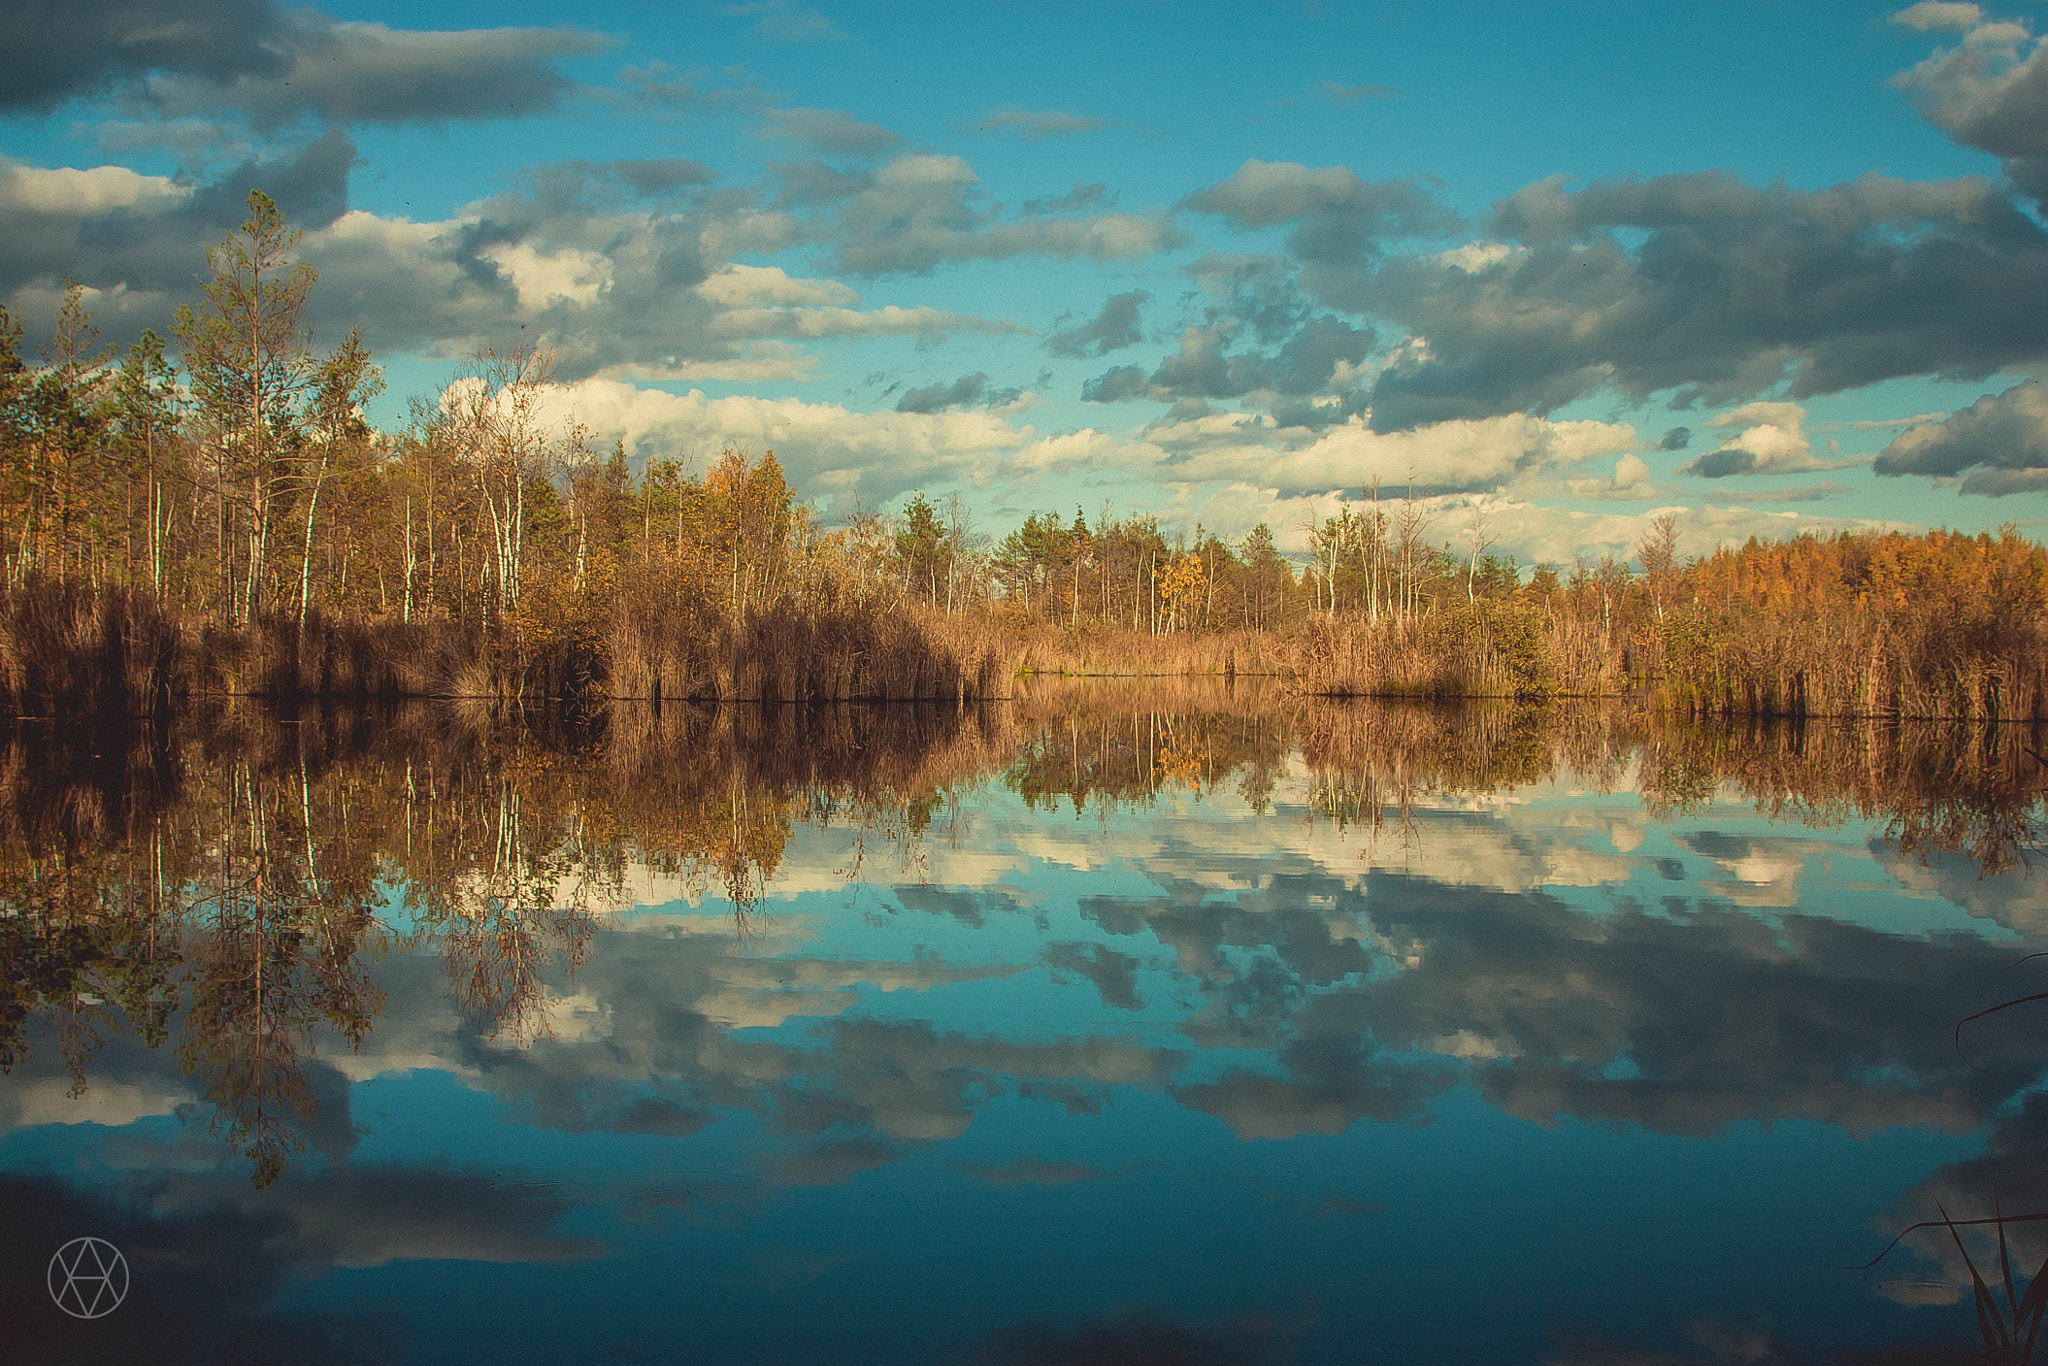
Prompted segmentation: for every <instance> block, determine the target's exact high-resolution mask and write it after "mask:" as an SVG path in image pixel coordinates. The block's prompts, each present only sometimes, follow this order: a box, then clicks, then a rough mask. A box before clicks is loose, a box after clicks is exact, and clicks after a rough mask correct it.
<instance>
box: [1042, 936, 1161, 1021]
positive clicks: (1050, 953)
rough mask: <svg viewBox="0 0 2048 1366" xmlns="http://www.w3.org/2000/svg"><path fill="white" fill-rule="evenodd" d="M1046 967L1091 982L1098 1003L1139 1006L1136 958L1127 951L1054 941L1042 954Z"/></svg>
mask: <svg viewBox="0 0 2048 1366" xmlns="http://www.w3.org/2000/svg"><path fill="white" fill-rule="evenodd" d="M1042 956H1043V958H1044V960H1045V964H1046V966H1047V967H1049V968H1052V969H1054V970H1055V971H1056V972H1061V973H1071V974H1072V975H1074V976H1076V977H1079V978H1081V979H1082V980H1084V981H1086V982H1089V983H1091V984H1093V985H1094V987H1095V993H1096V995H1098V996H1100V997H1101V998H1102V1003H1103V1004H1104V1005H1106V1006H1110V1007H1112V1008H1114V1009H1117V1010H1142V1009H1144V1007H1145V1002H1144V1001H1143V1000H1142V999H1140V998H1139V996H1138V960H1137V959H1135V958H1133V957H1131V955H1129V954H1127V953H1118V952H1117V951H1116V950H1115V949H1112V948H1107V947H1105V946H1103V945H1101V944H1095V943H1086V942H1082V943H1073V942H1067V943H1058V944H1049V945H1047V946H1046V949H1045V953H1044V954H1043V955H1042Z"/></svg>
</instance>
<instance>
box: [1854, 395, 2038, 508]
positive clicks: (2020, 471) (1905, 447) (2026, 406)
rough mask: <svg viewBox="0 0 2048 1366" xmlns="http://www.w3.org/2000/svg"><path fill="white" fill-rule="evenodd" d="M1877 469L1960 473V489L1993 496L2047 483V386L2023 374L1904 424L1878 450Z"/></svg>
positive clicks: (1944, 475) (1882, 471)
mask: <svg viewBox="0 0 2048 1366" xmlns="http://www.w3.org/2000/svg"><path fill="white" fill-rule="evenodd" d="M1876 469H1877V472H1878V473H1879V474H1885V475H1892V476H1894V477H1896V476H1899V475H1905V474H1924V475H1931V476H1933V477H1935V478H1937V479H1957V478H1960V479H1961V480H1962V490H1963V492H1964V493H1975V494H1982V495H1985V496H1987V497H1993V498H1996V497H2001V496H2003V495H2005V494H2008V493H2034V492H2038V491H2039V490H2041V489H2044V488H2048V386H2043V385H2042V383H2041V381H2039V380H2037V379H2029V380H2025V381H2022V382H2021V383H2019V384H2016V385H2014V386H2013V387H2012V388H2010V389H2007V390H2005V391H2004V392H2002V393H1998V394H1987V395H1985V396H1984V397H1983V398H1980V399H1978V400H1977V401H1976V402H1975V403H1972V404H1971V405H1970V406H1969V407H1967V408H1963V409H1959V410H1958V411H1956V412H1954V413H1952V414H1950V415H1949V416H1948V417H1947V418H1944V419H1943V420H1942V421H1940V422H1928V423H1923V424H1921V425H1920V426H1917V427H1908V428H1907V429H1906V430H1905V431H1903V432H1900V433H1899V434H1898V435H1897V436H1895V437H1893V438H1892V439H1891V442H1890V443H1889V444H1888V445H1886V446H1885V448H1884V450H1883V451H1882V452H1880V453H1879V454H1878V457H1877V465H1876Z"/></svg>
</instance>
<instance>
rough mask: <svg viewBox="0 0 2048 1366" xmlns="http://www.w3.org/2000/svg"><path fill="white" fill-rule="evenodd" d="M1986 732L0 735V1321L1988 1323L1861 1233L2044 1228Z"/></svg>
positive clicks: (422, 722)
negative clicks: (98, 1263) (85, 1253)
mask: <svg viewBox="0 0 2048 1366" xmlns="http://www.w3.org/2000/svg"><path fill="white" fill-rule="evenodd" d="M2022 742H2024V743H2025V744H2031V745H2032V746H2034V747H2035V748H2037V749H2038V748H2040V745H2041V742H2040V738H2039V737H2032V736H2028V735H2024V734H2022V733H2020V732H2018V731H2013V730H2006V731H1997V730H1990V731H1987V730H1982V729H1979V730H1967V731H1966V730H1950V731H1944V730H1920V731H1913V730H1908V731H1899V730H1886V729H1882V728H1857V727H1824V726H1817V725H1809V726H1807V727H1806V728H1804V729H1803V730H1773V729H1756V730H1749V731H1732V732H1731V731H1715V730H1704V729H1691V728H1684V727H1673V726H1659V725H1655V724H1652V723H1650V722H1648V721H1647V720H1645V719H1643V718H1632V717H1630V716H1628V715H1625V714H1621V713H1614V712H1602V711H1595V710H1581V711H1563V712H1552V713H1544V714H1523V715H1513V714H1509V713H1506V712H1501V711H1484V710H1481V711H1461V712H1444V711H1428V710H1418V709H1404V708H1398V707H1385V706H1378V707H1364V706H1352V707H1340V706H1333V705H1320V704H1318V705H1308V704H1301V703H1297V702H1287V701H1282V700H1279V699H1274V698H1269V697H1262V696H1259V695H1257V694H1255V693H1245V692H1236V693H1225V692H1223V691H1220V690H1218V691H1213V692H1205V691H1190V690H1186V689H1152V690H1144V689H1137V690H1125V691H1117V690H1081V691H1076V692H1073V693H1070V694H1053V695H1047V696H1041V697H1036V698H1030V699H1026V700H1025V701H1023V702H1020V703H1017V704H1012V705H1006V706H1004V707H1001V708H995V709H990V710H987V711H982V712H971V711H970V712H968V713H964V714H963V713H960V712H956V711H953V710H950V709H948V710H943V711H923V710H917V709H910V708H897V709H874V710H846V711H821V712H799V711H795V710H790V709H783V710H779V711H769V712H762V711H756V710H748V709H738V710H729V711H723V712H699V711H679V710H677V709H674V708H671V709H670V710H669V711H668V712H667V713H665V714H662V715H658V716H657V715H653V714H649V713H643V712H630V713H622V714H621V715H619V716H617V717H615V718H614V719H613V720H612V722H611V723H610V724H609V726H606V727H598V728H591V727H585V728H582V729H579V730H571V731H566V732H565V731H562V730H559V729H557V730H550V729H548V728H547V727H544V726H540V725H538V724H535V725H529V726H526V727H520V726H515V725H512V724H509V723H507V722H506V721H505V720H503V719H502V718H500V719H499V720H496V721H493V720H491V719H490V718H488V717H482V716H477V715H465V714H462V713H458V712H448V711H436V710H431V709H424V708H422V709H415V710H407V711H401V712H390V713H314V712H305V713H297V714H289V715H285V714H274V713H265V712H261V711H255V710H233V711H226V712H222V713H220V714H218V715H215V716H211V717H203V718H202V717H194V718H189V719H188V720H186V721H183V722H181V723H179V724H178V725H177V726H175V727H173V728H172V729H171V730H170V731H169V732H168V733H162V734H147V735H135V736H128V737H108V736H88V735H74V734H69V733H65V732H62V731H57V730H52V729H51V728H48V727H41V728H38V727H34V726H20V727H17V729H16V730H15V731H14V732H13V733H12V734H11V736H9V737H8V738H7V739H6V741H5V743H4V744H0V759H4V767H0V796H4V799H5V809H4V812H0V974H4V977H0V1061H4V1062H6V1063H7V1064H8V1065H9V1066H8V1070H7V1072H6V1075H5V1076H4V1077H0V1229H4V1230H5V1233H4V1237H0V1323H4V1324H5V1330H4V1331H5V1333H6V1335H7V1337H8V1338H9V1339H10V1340H11V1342H12V1344H13V1346H12V1347H10V1349H9V1351H8V1353H7V1355H9V1356H10V1357H12V1358H13V1359H23V1360H46V1359H47V1360H66V1361H97V1360H108V1361H129V1362H170V1361H195V1362H196V1361H209V1362H222V1361H245V1360H246V1361H266V1362H270V1361H295V1362H320V1361H330V1360H332V1361H416V1362H440V1361H492V1362H529V1361H530V1362H542V1361H546V1362H556V1361H597V1362H602V1361H649V1362H656V1361H658V1362H668V1361H677V1362H683V1361H688V1362H697V1361H703V1362H712V1361H720V1362H722V1361H749V1362H889V1363H922V1362H933V1363H940V1362H970V1363H1025V1362H1033V1363H1062V1364H1066V1363H1106V1362H1143V1363H1154V1364H1162V1366H1163V1364H1165V1363H1226V1362H1229V1363H1235V1362H1304V1363H1310V1362H1349V1361H1402V1362H1406V1361H1416V1362H1428V1361H1500V1362H1524V1361H1526V1362H1539V1361H1541V1362H1580V1363H1590V1362H1603V1363H1624V1362H1638V1361H1653V1360H1654V1361H1699V1362H1723V1361H1741V1362H1761V1361H1795V1360H1796V1361H1833V1360H1842V1359H1847V1360H1868V1361H1873V1362H1875V1361H1888V1362H1903V1361H1937V1360H1957V1361H1966V1360H1973V1359H1974V1360H1982V1359H1983V1351H1982V1348H1981V1346H1979V1345H1978V1343H1977V1327H1976V1322H1975V1316H1974V1314H1973V1312H1972V1309H1971V1302H1970V1291H1969V1279H1968V1275H1969V1273H1968V1270H1967V1268H1966V1266H1965V1263H1964V1261H1963V1258H1962V1256H1961V1255H1960V1254H1959V1253H1958V1252H1957V1250H1956V1248H1955V1247H1954V1245H1952V1244H1949V1243H1947V1242H1946V1235H1945V1234H1944V1235H1941V1237H1940V1238H1937V1237H1936V1236H1934V1235H1932V1234H1927V1233H1922V1234H1916V1235H1913V1236H1912V1237H1909V1238H1908V1239H1907V1240H1906V1241H1905V1242H1904V1243H1903V1244H1902V1245H1901V1247H1900V1248H1899V1249H1898V1250H1896V1251H1894V1252H1892V1253H1891V1254H1890V1255H1889V1256H1887V1257H1886V1258H1885V1259H1884V1260H1883V1261H1882V1262H1881V1263H1879V1265H1878V1266H1877V1267H1876V1268H1874V1269H1872V1270H1869V1271H1855V1270H1847V1269H1845V1267H1848V1266H1850V1265H1852V1264H1855V1263H1861V1262H1864V1261H1866V1260H1868V1259H1869V1258H1870V1257H1872V1256H1873V1255H1875V1254H1876V1253H1877V1252H1878V1251H1879V1250H1880V1249H1881V1248H1882V1247H1884V1245H1885V1243H1886V1242H1887V1241H1888V1240H1889V1239H1890V1238H1891V1237H1892V1235H1893V1234H1894V1233H1895V1232H1897V1231H1898V1230H1899V1229H1900V1228H1902V1227H1904V1226H1905V1225H1906V1224H1909V1223H1911V1222H1913V1221H1914V1220H1917V1219H1922V1218H1929V1217H1933V1216H1934V1215H1935V1210H1936V1202H1937V1200H1938V1201H1940V1202H1941V1203H1942V1204H1943V1205H1945V1206H1946V1207H1947V1208H1948V1209H1949V1210H1950V1211H1951V1212H1952V1213H1953V1214H1955V1215H1956V1216H1957V1217H1964V1216H1966V1215H1969V1216H1974V1215H1981V1214H1988V1213H1990V1211H1991V1209H1992V1207H1993V1202H1994V1199H1995V1200H1996V1201H1997V1202H1998V1204H1999V1205H2000V1207H2002V1208H2003V1209H2004V1210H2005V1211H2006V1212H2007V1213H2013V1212H2024V1213H2032V1212H2037V1211H2043V1210H2048V1164H2044V1163H2043V1162H2042V1160H2041V1159H2042V1158H2043V1156H2044V1155H2048V1094H2044V1093H2043V1092H2041V1091H2039V1090H2037V1089H2036V1087H2037V1083H2038V1081H2039V1080H2040V1077H2041V1074H2042V1072H2043V1069H2044V1065H2048V1004H2044V1005H2037V1006H2030V1007H2021V1008H2018V1009H2014V1010H2011V1011H2007V1012H2004V1013H2002V1014H1999V1015H1995V1016H1993V1017H1990V1018H1988V1019H1986V1020H1983V1021H1981V1022H1977V1023H1974V1024H1972V1025H1970V1026H1969V1027H1968V1028H1967V1029H1966V1030H1964V1031H1963V1034H1962V1049H1961V1052H1960V1054H1959V1052H1958V1049H1957V1047H1956V1043H1955V1026H1956V1023H1957V1021H1958V1020H1959V1019H1960V1018H1961V1017H1963V1016H1965V1015H1968V1014H1970V1013H1971V1012H1973V1011H1977V1010H1980V1009H1982V1008H1984V1007H1986V1006H1988V1005H1992V1004H1995V1003H1996V1002H1998V1001H2000V1000H2003V999H2006V998H2009V997H2012V996H2017V995H2020V994H2023V993H2027V992H2032V991H2040V990H2044V989H2048V959H2042V960H2036V961H2032V962H2026V963H2021V964H2019V965H2017V966H2015V965H2014V964H2015V960H2018V959H2020V958H2021V956H2022V955H2023V954H2026V953H2029V952H2033V951H2035V950H2037V949H2041V948H2048V871H2042V870H2041V869H2039V868H2038V866H2037V867H2036V869H2035V870H2034V871H2032V872H2031V873H2030V871H2029V868H2028V866H2027V864H2028V862H2029V861H2030V860H2031V861H2032V862H2033V863H2035V864H2036V865H2038V864H2039V862H2040V859H2039V852H2040V851H2039V848H2038V845H2039V840H2040V835H2041V827H2040V820H2041V817H2042V815H2043V812H2042V808H2041V805H2040V796H2041V792H2042V788H2043V778H2044V775H2043V773H2042V770H2041V766H2040V765H2039V764H2038V763H2037V762H2036V761H2035V760H2034V759H2032V758H2031V757H2030V756H2029V755H2028V754H2027V753H2026V752H2025V749H2024V748H2023V743H2022ZM2042 1230H2048V1224H2028V1225H2021V1226H2018V1227H2016V1228H2015V1230H2014V1233H2013V1237H2014V1240H2015V1241H2014V1251H2015V1255H2014V1260H2015V1263H2016V1264H2017V1263H2023V1265H2018V1266H2017V1267H2016V1270H2017V1271H2018V1273H2019V1275H2020V1281H2021V1288H2022V1289H2024V1284H2025V1282H2024V1273H2025V1272H2026V1271H2028V1270H2031V1269H2033V1268H2034V1267H2035V1266H2038V1265H2039V1264H2040V1263H2041V1261H2042V1259H2043V1257H2044V1256H2048V1233H2043V1232H2042ZM83 1235H93V1236H97V1237H99V1238H102V1239H105V1240H106V1241H107V1242H109V1243H111V1244H113V1245H114V1246H116V1247H118V1248H119V1249H120V1250H121V1251H122V1253H123V1255H124V1257H125V1259H126V1262H127V1265H128V1267H129V1269H130V1273H131V1284H130V1287H129V1290H128V1295H127V1298H126V1299H125V1301H123V1302H122V1303H121V1305H120V1307H119V1308H118V1309H116V1310H115V1311H113V1312H112V1313H110V1314H107V1315H106V1316H105V1317H102V1318H99V1319H96V1320H93V1321H89V1322H86V1321H78V1320H74V1319H71V1318H69V1317H67V1316H66V1315H65V1314H64V1313H62V1312H60V1310H59V1309H58V1308H57V1307H56V1305H55V1304H54V1303H53V1302H52V1300H51V1298H50V1295H49V1294H48V1293H47V1290H46V1272H47V1267H48V1262H49V1259H50V1256H51V1254H52V1253H53V1252H55V1251H56V1250H57V1248H58V1247H59V1246H60V1245H61V1244H63V1243H65V1242H66V1241H67V1240H69V1239H73V1238H76V1237H80V1236H83ZM1968 1245H1969V1246H1970V1248H1971V1250H1972V1252H1973V1254H1974V1255H1975V1256H1976V1259H1977V1264H1978V1265H1979V1266H1980V1267H1983V1268H1985V1269H1986V1270H1987V1273H1988V1272H1989V1270H1990V1268H1991V1266H1992V1264H1993V1262H1995V1257H1996V1254H1995V1250H1993V1249H1992V1247H1991V1245H1990V1244H1989V1243H1988V1242H1985V1241H1982V1240H1981V1238H1980V1239H1979V1240H1978V1241H1976V1242H1971V1243H1969V1244H1968Z"/></svg>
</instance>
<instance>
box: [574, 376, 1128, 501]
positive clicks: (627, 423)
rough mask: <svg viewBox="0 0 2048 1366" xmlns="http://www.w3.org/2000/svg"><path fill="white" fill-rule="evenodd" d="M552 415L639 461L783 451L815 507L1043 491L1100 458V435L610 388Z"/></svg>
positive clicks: (949, 415) (580, 391) (951, 411)
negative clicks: (823, 502)
mask: <svg viewBox="0 0 2048 1366" xmlns="http://www.w3.org/2000/svg"><path fill="white" fill-rule="evenodd" d="M969 378H970V379H972V378H973V377H972V376H970V377H969ZM551 403H552V405H553V407H552V408H551V411H552V412H555V413H558V414H559V415H560V416H562V417H567V416H570V415H572V414H573V415H574V416H575V417H576V418H577V419H578V420H580V421H582V422H584V423H586V424H588V425H589V426H590V428H591V430H592V432H593V434H594V435H595V436H596V437H597V439H598V440H599V441H600V442H602V443H604V444H609V443H610V442H612V441H613V440H615V439H616V440H623V441H624V442H625V443H626V449H627V450H628V451H629V452H631V453H633V454H635V455H640V454H647V453H655V454H661V455H673V454H675V453H676V452H679V451H681V452H703V453H716V452H717V451H718V450H719V449H720V448H721V447H723V446H725V445H728V444H731V445H737V446H742V447H744V448H746V449H748V450H752V451H764V450H773V451H774V452H775V454H776V458H777V459H778V460H780V461H781V462H782V465H783V468H784V469H785V470H786V471H787V472H788V474H789V477H790V480H791V482H792V483H793V484H794V485H795V486H796V488H797V489H798V491H799V493H800V494H802V495H803V496H806V497H816V496H821V495H823V496H830V497H833V498H834V499H835V502H836V500H837V499H838V498H840V497H846V496H852V495H858V496H859V497H860V498H861V500H862V501H864V502H866V503H868V504H869V505H880V504H883V503H887V502H891V501H893V500H894V499H896V498H898V497H900V496H901V495H903V494H906V493H909V492H910V491H912V490H914V489H919V488H929V487H933V486H936V485H939V484H946V483H967V484H975V485H985V484H990V483H994V482H999V481H1002V480H1005V479H1010V478H1017V479H1032V478H1036V477H1038V476H1039V475H1042V474H1043V473H1045V472H1046V471H1048V470H1051V469H1055V468H1060V467H1067V466H1074V465H1078V464H1083V463H1086V462H1087V461H1088V460H1089V459H1090V457H1091V456H1092V455H1093V454H1094V453H1095V450H1096V444H1095V442H1094V440H1092V439H1091V437H1090V435H1089V434H1081V435H1078V436H1077V435H1068V436H1064V437H1040V436H1038V435H1037V434H1036V433H1035V432H1034V431H1033V430H1032V428H1031V427H1029V426H1028V425H1027V426H1017V425H1013V424H1012V423H1010V422H1008V421H1006V420H1005V419H1004V418H1003V417H1001V416H999V415H998V414H995V413H992V412H990V411H988V410H987V409H986V408H981V407H972V406H968V407H952V406H940V407H935V408H934V409H933V410H931V411H924V412H918V411H905V412H891V411H886V410H885V411H882V412H873V413H862V412H856V411H854V410H852V409H849V408H845V407H842V406H840V405H838V404H830V403H805V402H803V401H801V400H798V399H794V398H775V399H764V398H752V397H746V396H741V395H731V396H727V397H724V398H717V399H713V398H707V397H706V396H705V395H704V394H703V393H702V392H700V391H695V390H693V391H691V392H690V393H687V394H680V395H678V394H670V393H666V392H663V391H661V390H655V389H641V388H637V387H635V386H633V385H631V384H627V383H624V382H622V381H618V380H608V379H592V380H585V381H583V382H581V383H578V384H574V385H569V386H565V387H564V388H562V389H561V390H560V391H559V392H558V393H557V394H556V395H555V396H554V397H553V399H552V400H551Z"/></svg>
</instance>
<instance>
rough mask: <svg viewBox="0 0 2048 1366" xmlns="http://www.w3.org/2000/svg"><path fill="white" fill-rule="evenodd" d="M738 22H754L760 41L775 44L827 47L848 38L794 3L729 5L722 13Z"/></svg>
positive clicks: (768, 0)
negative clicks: (811, 44)
mask: <svg viewBox="0 0 2048 1366" xmlns="http://www.w3.org/2000/svg"><path fill="white" fill-rule="evenodd" d="M719 13H721V14H728V15H732V16H734V17H735V18H752V19H753V21H754V22H753V24H752V26H751V27H752V31H753V33H754V36H755V37H757V38H764V39H766V40H767V41H769V42H771V43H783V44H797V43H827V42H839V41H842V40H843V39H844V38H845V37H846V35H845V34H844V33H842V32H840V31H839V27H838V25H836V24H834V23H833V22H832V21H831V20H830V19H828V18H826V17H825V16H824V15H823V14H821V13H819V12H818V11H817V10H815V9H813V8H812V7H811V6H809V5H799V4H794V3H792V0H746V3H744V4H739V5H727V6H725V7H724V8H723V9H721V10H720V11H719Z"/></svg>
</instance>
